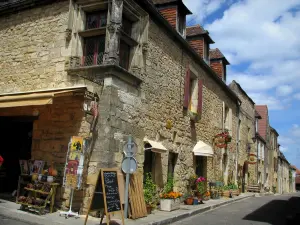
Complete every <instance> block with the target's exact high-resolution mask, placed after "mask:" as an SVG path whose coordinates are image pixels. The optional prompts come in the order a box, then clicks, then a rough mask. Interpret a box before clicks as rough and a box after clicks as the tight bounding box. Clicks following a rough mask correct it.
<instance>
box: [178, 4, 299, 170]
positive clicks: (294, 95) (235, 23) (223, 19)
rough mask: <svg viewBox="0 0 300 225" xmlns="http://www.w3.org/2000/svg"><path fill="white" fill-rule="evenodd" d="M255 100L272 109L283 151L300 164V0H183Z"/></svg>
mask: <svg viewBox="0 0 300 225" xmlns="http://www.w3.org/2000/svg"><path fill="white" fill-rule="evenodd" d="M183 2H184V3H185V4H186V5H187V6H188V8H189V9H190V10H191V11H192V12H193V15H192V16H189V17H188V24H189V25H194V24H201V25H203V26H204V28H205V29H207V30H208V31H209V32H210V36H211V37H212V39H213V40H214V41H215V42H216V43H215V44H213V45H211V48H219V49H220V50H221V51H222V52H223V54H224V55H225V56H226V58H227V59H228V61H229V62H230V63H231V65H230V66H228V72H227V79H228V81H227V82H228V83H230V82H231V81H232V80H236V81H237V82H239V83H240V84H241V86H242V87H243V89H244V90H246V91H247V93H248V95H249V96H250V97H251V98H252V99H253V100H254V101H255V102H256V104H258V105H260V104H264V105H265V104H266V105H268V108H269V117H270V123H271V126H272V127H274V128H275V129H276V130H277V131H278V133H279V135H280V137H279V143H280V144H281V151H282V152H284V154H285V156H286V158H287V159H288V160H289V162H290V163H291V164H294V165H296V166H297V167H298V168H300V0H284V1H283V0H272V1H270V0H183Z"/></svg>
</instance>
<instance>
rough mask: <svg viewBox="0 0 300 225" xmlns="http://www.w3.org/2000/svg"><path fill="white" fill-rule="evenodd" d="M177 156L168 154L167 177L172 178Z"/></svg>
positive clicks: (171, 153)
mask: <svg viewBox="0 0 300 225" xmlns="http://www.w3.org/2000/svg"><path fill="white" fill-rule="evenodd" d="M177 156H178V154H176V153H173V152H169V160H168V175H171V176H172V177H174V171H175V166H176V162H177Z"/></svg>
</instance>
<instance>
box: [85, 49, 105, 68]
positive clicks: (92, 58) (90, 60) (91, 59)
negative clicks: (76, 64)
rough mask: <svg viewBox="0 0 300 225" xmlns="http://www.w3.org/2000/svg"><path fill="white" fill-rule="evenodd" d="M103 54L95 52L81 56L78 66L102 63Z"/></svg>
mask: <svg viewBox="0 0 300 225" xmlns="http://www.w3.org/2000/svg"><path fill="white" fill-rule="evenodd" d="M103 55H104V52H100V53H99V54H95V55H86V56H82V60H81V65H80V66H95V65H101V64H102V63H103Z"/></svg>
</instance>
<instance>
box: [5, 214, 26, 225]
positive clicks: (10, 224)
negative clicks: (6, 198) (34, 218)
mask: <svg viewBox="0 0 300 225" xmlns="http://www.w3.org/2000/svg"><path fill="white" fill-rule="evenodd" d="M0 225H29V223H24V222H20V221H18V220H13V219H10V218H6V217H3V216H1V215H0Z"/></svg>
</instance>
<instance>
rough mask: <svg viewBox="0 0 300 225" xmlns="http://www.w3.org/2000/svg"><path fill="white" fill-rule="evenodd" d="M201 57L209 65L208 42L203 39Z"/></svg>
mask: <svg viewBox="0 0 300 225" xmlns="http://www.w3.org/2000/svg"><path fill="white" fill-rule="evenodd" d="M203 59H204V61H205V62H206V64H207V65H209V44H208V43H206V41H205V40H203Z"/></svg>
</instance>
